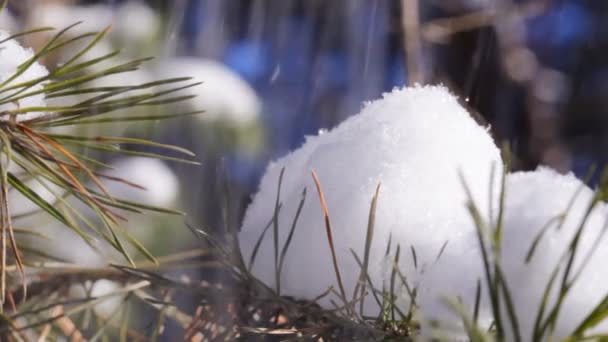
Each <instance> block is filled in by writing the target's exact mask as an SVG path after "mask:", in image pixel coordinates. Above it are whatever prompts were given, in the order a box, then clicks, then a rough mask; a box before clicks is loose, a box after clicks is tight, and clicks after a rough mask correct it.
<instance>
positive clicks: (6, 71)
mask: <svg viewBox="0 0 608 342" xmlns="http://www.w3.org/2000/svg"><path fill="white" fill-rule="evenodd" d="M9 36H10V34H9V33H8V32H7V31H1V30H0V40H4V39H6V38H8V37H9ZM33 56H34V52H33V51H32V50H31V49H26V48H23V47H22V46H21V45H19V43H17V42H16V41H15V40H14V39H10V40H8V41H6V42H4V43H2V44H0V61H1V62H0V83H4V82H6V81H7V80H8V79H9V78H10V77H12V76H13V75H14V74H15V73H16V71H17V68H18V67H19V65H21V64H22V63H23V62H25V61H27V60H28V59H30V58H31V57H33ZM47 74H48V71H47V70H46V68H45V67H44V66H42V65H41V64H39V63H37V62H35V63H33V64H32V65H31V66H30V67H29V68H28V69H27V70H26V71H25V72H24V73H22V74H21V75H19V77H17V78H15V79H14V80H12V81H11V82H9V83H8V84H6V85H4V86H3V87H7V86H11V85H17V84H20V83H22V82H27V81H31V80H33V79H37V78H40V77H44V76H46V75H47ZM21 89H22V88H18V89H16V90H14V92H17V91H20V90H21ZM40 89H42V84H37V85H35V86H33V87H30V88H29V89H28V90H27V91H26V93H27V92H34V91H38V90H40ZM9 94H12V93H10V92H9V93H5V94H3V96H2V98H4V97H6V96H7V95H9ZM44 106H45V102H44V94H38V95H33V96H27V97H25V98H23V99H20V100H18V102H17V103H6V104H2V105H0V112H3V111H7V110H13V109H17V108H28V107H44ZM43 115H45V113H44V112H29V113H23V114H19V115H17V121H23V120H29V119H33V118H37V117H40V116H43ZM0 120H4V121H5V120H8V118H7V117H6V116H2V117H0Z"/></svg>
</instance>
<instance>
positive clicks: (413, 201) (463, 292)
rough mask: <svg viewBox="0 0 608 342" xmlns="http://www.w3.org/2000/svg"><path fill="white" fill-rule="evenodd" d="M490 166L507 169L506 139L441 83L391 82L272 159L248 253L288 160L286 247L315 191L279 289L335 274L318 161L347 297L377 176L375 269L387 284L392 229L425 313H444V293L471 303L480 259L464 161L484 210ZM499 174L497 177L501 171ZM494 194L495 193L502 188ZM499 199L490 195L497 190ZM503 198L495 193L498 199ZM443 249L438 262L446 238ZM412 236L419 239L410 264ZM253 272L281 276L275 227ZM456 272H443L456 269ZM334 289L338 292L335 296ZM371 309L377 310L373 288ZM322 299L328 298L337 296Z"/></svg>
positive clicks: (310, 292)
mask: <svg viewBox="0 0 608 342" xmlns="http://www.w3.org/2000/svg"><path fill="white" fill-rule="evenodd" d="M492 165H495V167H496V170H497V172H496V174H499V171H498V170H501V168H502V161H501V159H500V153H499V150H498V149H497V148H496V146H495V145H494V143H493V141H492V138H491V137H490V135H489V134H488V132H487V129H486V128H484V127H481V126H479V125H478V124H477V123H476V122H475V121H474V120H473V119H472V118H471V117H470V115H469V114H468V113H467V112H466V110H465V109H464V108H462V107H461V106H460V105H459V103H458V101H457V99H456V98H455V97H454V96H453V95H451V94H450V93H449V92H448V91H447V89H446V88H444V87H442V86H425V87H420V86H417V87H414V88H403V89H395V90H393V91H392V92H391V93H387V94H384V96H383V98H382V99H379V100H376V101H373V102H370V103H367V104H366V105H365V106H364V108H363V109H362V111H361V113H360V114H357V115H355V116H353V117H351V118H349V119H347V120H346V121H344V122H343V123H342V124H340V125H339V126H338V127H336V128H334V129H332V130H331V131H329V132H327V133H324V134H322V135H320V136H311V137H308V138H307V139H306V142H305V143H304V145H303V146H302V147H300V148H299V149H297V150H296V151H294V152H292V153H290V154H289V155H287V156H285V157H283V158H281V159H279V160H277V161H275V162H273V163H271V164H270V165H269V167H268V169H267V171H266V173H265V175H264V176H263V178H262V181H261V184H260V188H259V191H258V193H257V194H256V195H255V196H254V198H253V202H252V204H251V205H250V207H249V208H248V210H247V212H246V215H245V219H244V222H243V224H242V229H241V233H240V236H239V240H240V244H241V249H242V251H243V255H244V257H245V258H246V260H249V259H248V258H249V256H250V255H251V253H252V250H253V246H254V244H255V242H256V241H257V238H258V237H259V236H260V234H261V233H262V230H263V229H264V227H265V226H266V225H267V223H268V222H269V220H270V219H271V217H272V215H273V212H274V205H275V199H276V193H277V184H278V178H279V173H280V171H281V169H282V168H285V174H284V179H283V183H282V188H281V202H282V204H283V205H282V208H281V211H280V214H279V220H278V221H279V230H280V232H279V236H280V246H282V245H283V242H284V240H285V238H286V235H287V233H288V230H289V227H290V225H291V222H292V220H293V218H294V216H295V212H296V208H297V206H298V204H299V201H300V199H301V193H302V190H303V189H304V188H306V189H307V190H308V197H307V199H306V202H305V205H304V207H303V209H302V213H301V215H300V221H299V223H298V226H297V228H296V232H295V235H294V238H293V241H292V243H291V247H290V250H289V251H288V253H287V257H286V259H285V266H284V268H283V274H282V278H281V282H282V283H281V287H282V292H281V293H282V294H285V295H292V296H295V297H297V298H309V299H310V298H314V297H316V296H318V295H319V294H321V293H323V292H324V291H325V290H326V289H327V288H328V287H329V286H330V285H332V284H335V275H334V272H333V268H332V264H331V261H330V260H331V257H330V253H329V248H328V243H327V239H326V233H325V228H324V223H323V217H322V211H321V207H320V205H319V200H318V196H317V194H316V191H315V188H314V185H313V181H312V177H311V170H315V171H316V172H317V173H318V175H319V179H320V181H321V183H322V185H323V191H324V193H325V197H326V200H327V206H328V209H329V214H330V216H331V222H332V228H333V235H334V236H333V237H334V242H335V244H336V252H337V258H338V261H339V265H340V270H341V273H342V277H343V279H344V284H345V287H346V292H347V294H348V296H350V295H351V294H352V291H353V287H354V284H355V283H356V279H357V278H358V274H359V267H358V266H357V264H356V262H355V260H354V258H353V257H352V255H351V253H350V251H349V248H353V249H354V250H355V251H357V253H358V255H359V257H360V258H362V254H363V246H364V242H365V235H366V229H367V228H366V227H367V219H368V213H369V207H370V201H371V198H372V195H373V194H374V191H375V187H376V185H377V184H378V183H379V182H381V183H382V185H381V189H380V195H379V202H378V206H377V212H376V231H375V236H374V241H373V244H372V250H371V255H370V276H371V278H372V280H373V282H374V285H375V286H376V287H381V286H382V282H383V280H384V279H385V278H386V273H387V272H388V271H390V268H391V266H390V265H389V266H388V267H387V265H386V264H387V263H386V261H385V259H384V253H385V250H386V245H387V242H388V239H389V235H391V234H392V238H393V250H394V248H395V246H396V245H397V244H400V245H401V249H402V253H401V260H400V266H401V269H402V270H403V271H404V273H405V275H406V276H407V277H408V278H409V279H410V280H411V282H412V283H414V284H418V285H420V286H419V287H420V293H419V298H418V302H419V304H421V307H422V308H423V309H422V310H423V311H424V314H425V315H427V316H429V317H446V315H449V313H448V310H447V308H446V307H445V306H444V305H443V303H442V302H441V300H440V298H439V297H440V295H443V294H446V295H447V294H450V295H452V296H456V295H460V296H461V297H463V300H464V301H465V302H472V298H473V296H474V292H475V281H474V280H473V281H471V279H476V277H477V271H478V270H479V267H478V266H479V252H478V249H477V244H476V240H475V239H474V236H475V235H474V234H475V230H474V226H473V224H472V220H471V218H470V216H469V214H468V212H467V210H466V208H465V205H464V204H465V201H466V195H465V192H464V190H463V186H462V184H461V182H460V179H459V176H458V172H459V170H460V171H461V172H462V174H463V175H464V177H465V179H466V180H467V183H468V185H469V187H470V188H471V189H472V193H473V196H474V198H475V200H476V202H477V203H478V204H479V206H480V208H482V212H483V213H484V215H485V214H487V208H489V206H490V200H489V197H490V196H489V186H490V185H489V184H490V175H491V168H492ZM495 183H496V185H498V182H495ZM494 193H498V191H497V189H494ZM493 202H494V201H493ZM492 204H493V205H495V202H494V203H492ZM446 241H448V244H447V246H446V248H445V250H444V252H443V254H442V257H441V258H440V259H439V260H438V261H437V262H435V260H436V258H437V255H438V253H439V252H440V250H441V248H442V246H443V245H444V244H445V242H446ZM410 246H413V247H414V248H415V249H416V253H417V259H418V269H415V268H414V265H413V264H414V263H413V262H412V258H411V254H410V252H409V251H410ZM253 273H254V274H255V275H256V276H258V277H259V278H260V279H262V280H264V281H265V282H267V283H268V284H269V285H271V286H273V287H274V285H275V284H274V252H273V234H272V229H270V230H269V232H268V233H267V234H266V236H265V238H264V241H263V242H262V245H261V248H260V250H259V252H258V256H257V261H256V262H255V265H254V267H253ZM448 279H449V281H446V280H448ZM333 299H337V298H333ZM366 303H367V304H366V308H367V313H368V314H374V313H377V312H378V308H377V307H376V305H375V303H373V300H371V298H370V299H369V300H368V301H367V302H366ZM321 304H323V305H326V306H328V307H329V299H325V300H323V301H322V302H321Z"/></svg>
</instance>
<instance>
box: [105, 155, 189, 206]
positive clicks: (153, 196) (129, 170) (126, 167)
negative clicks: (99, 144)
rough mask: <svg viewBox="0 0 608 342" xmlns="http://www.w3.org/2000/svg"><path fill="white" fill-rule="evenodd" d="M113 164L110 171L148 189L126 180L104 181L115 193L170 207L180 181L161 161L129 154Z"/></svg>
mask: <svg viewBox="0 0 608 342" xmlns="http://www.w3.org/2000/svg"><path fill="white" fill-rule="evenodd" d="M111 165H112V167H113V170H111V171H110V172H107V174H109V175H111V176H115V177H119V178H123V179H125V180H128V181H131V182H135V183H136V184H137V185H140V186H142V187H144V188H145V189H138V188H134V187H131V186H129V185H126V184H123V183H119V182H115V181H105V180H104V181H103V182H104V185H105V186H106V187H107V188H108V191H109V192H110V194H112V195H113V196H116V197H117V198H121V199H126V200H129V201H133V202H141V203H146V204H149V205H154V206H158V207H166V206H170V205H172V204H174V203H175V201H176V200H177V197H178V192H179V181H178V180H177V177H176V176H175V174H174V173H173V171H171V169H170V168H169V167H168V166H167V165H166V164H165V163H163V162H162V161H160V160H158V159H151V158H144V157H128V158H120V159H118V160H116V161H115V162H113V163H112V164H111Z"/></svg>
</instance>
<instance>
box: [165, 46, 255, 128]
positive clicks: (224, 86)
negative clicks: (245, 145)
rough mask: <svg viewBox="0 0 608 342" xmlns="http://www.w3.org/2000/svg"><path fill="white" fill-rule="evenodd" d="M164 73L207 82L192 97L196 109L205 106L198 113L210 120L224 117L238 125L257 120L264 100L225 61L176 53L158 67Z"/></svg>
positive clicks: (197, 88)
mask: <svg viewBox="0 0 608 342" xmlns="http://www.w3.org/2000/svg"><path fill="white" fill-rule="evenodd" d="M158 71H159V74H160V75H161V76H162V77H166V78H173V77H192V82H203V83H202V84H201V85H199V86H197V87H196V92H197V96H196V97H195V98H194V99H192V100H190V101H188V102H189V105H190V106H191V107H192V110H204V111H205V113H203V114H201V115H196V116H195V117H196V118H198V119H200V120H203V121H206V122H213V121H221V122H224V123H228V124H231V125H234V126H242V125H247V124H251V123H253V122H255V121H256V120H257V119H258V116H259V114H260V109H261V101H260V99H259V97H258V95H257V94H256V92H255V90H254V89H253V88H252V87H251V86H250V85H249V84H248V83H247V81H245V80H244V79H242V78H241V77H240V76H239V75H238V74H236V73H235V72H234V71H232V70H230V69H229V68H228V67H226V66H225V65H223V64H221V63H219V62H216V61H212V60H207V59H201V58H188V57H173V58H169V59H167V60H166V61H165V62H164V63H161V65H159V67H158Z"/></svg>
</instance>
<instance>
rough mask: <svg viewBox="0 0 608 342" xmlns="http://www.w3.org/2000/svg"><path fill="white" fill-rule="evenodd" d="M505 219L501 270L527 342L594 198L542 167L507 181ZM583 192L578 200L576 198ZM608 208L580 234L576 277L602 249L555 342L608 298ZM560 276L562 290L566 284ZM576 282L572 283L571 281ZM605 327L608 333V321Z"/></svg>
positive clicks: (573, 295) (571, 298)
mask: <svg viewBox="0 0 608 342" xmlns="http://www.w3.org/2000/svg"><path fill="white" fill-rule="evenodd" d="M506 189H507V190H506V203H505V207H506V216H505V226H504V231H503V232H504V234H503V247H502V248H503V251H504V252H503V253H502V258H503V259H502V265H503V268H504V272H505V274H506V275H507V276H506V277H507V283H508V286H509V288H510V290H511V291H510V292H511V295H512V297H513V302H514V305H515V310H516V313H517V316H518V318H519V324H520V329H521V332H522V336H523V338H524V340H528V338H531V337H532V330H533V327H534V322H535V319H536V315H537V312H538V308H539V307H540V305H541V300H542V298H543V293H544V291H545V285H546V284H547V283H548V282H549V279H550V277H551V273H552V272H553V270H554V268H555V266H556V265H557V264H558V262H559V260H560V258H561V257H562V255H563V254H564V253H565V252H566V251H567V250H568V245H569V244H570V242H571V240H572V239H573V237H574V235H575V233H576V230H577V229H578V227H579V225H580V223H581V220H582V218H583V217H584V214H585V212H586V210H587V207H588V206H589V204H590V202H591V200H592V198H593V196H594V194H593V191H592V190H591V189H590V188H589V187H587V186H586V185H584V184H583V183H582V182H581V181H580V180H579V179H577V178H576V177H575V176H574V175H573V174H568V175H561V174H559V173H557V172H556V171H553V170H552V169H549V168H545V167H541V168H539V169H538V170H536V171H534V172H516V173H513V174H509V175H508V176H507V183H506ZM577 191H580V192H579V193H578V195H577V196H576V197H574V196H575V194H576V193H577ZM572 199H574V202H573V205H572V208H571V210H570V211H568V214H567V216H566V218H565V221H564V223H563V226H561V228H560V229H559V230H558V229H557V228H558V222H557V221H556V218H557V217H558V215H562V214H564V213H565V212H566V209H567V208H568V205H569V203H570V202H571V201H572ZM607 214H608V208H607V207H606V205H605V204H604V203H603V202H601V203H599V204H598V205H597V207H596V208H595V209H594V210H593V212H592V213H591V215H590V216H589V219H588V221H587V224H586V225H585V230H584V231H583V233H582V235H581V242H580V245H579V253H580V254H578V257H577V258H575V262H574V265H573V271H572V273H571V274H574V273H576V272H578V271H579V269H580V267H581V264H582V263H583V259H585V257H586V255H587V254H588V253H589V252H590V251H591V250H592V246H593V245H594V244H596V243H599V248H598V249H597V251H596V252H595V253H594V254H593V256H592V257H591V258H590V259H589V260H588V261H587V262H588V263H587V264H586V266H585V268H584V271H583V272H582V273H581V275H580V278H579V280H578V281H576V282H575V283H574V285H573V287H572V288H571V290H570V293H569V294H568V296H567V297H566V299H565V302H564V306H563V308H562V310H561V314H560V316H559V319H558V321H557V325H556V331H555V335H554V336H553V337H554V339H555V340H556V341H559V340H562V339H563V338H565V337H567V336H568V334H569V333H572V332H573V331H574V329H575V328H576V327H577V326H578V325H579V324H580V323H581V322H582V320H583V319H584V318H585V317H586V316H587V315H588V314H589V313H590V312H591V310H592V309H593V308H594V307H595V306H596V305H597V304H599V303H600V302H601V300H602V299H603V298H604V296H605V295H606V293H608V282H607V281H606V279H607V278H606V273H605V272H604V270H605V264H606V260H608V248H607V247H606V243H605V241H604V242H602V240H601V239H600V237H601V234H602V231H603V230H604V229H605V225H606V217H607ZM550 221H552V222H553V224H552V226H551V228H549V230H548V231H547V232H546V233H545V234H544V235H543V237H542V239H541V240H540V243H539V244H538V246H537V247H536V252H535V254H534V255H533V257H532V259H531V261H530V263H529V264H525V262H524V260H525V258H526V254H527V253H528V251H529V249H530V247H531V245H532V242H533V241H534V240H535V239H536V237H537V236H538V235H539V233H540V231H541V229H543V227H544V226H546V225H547V223H548V222H550ZM564 268H565V267H564V266H562V267H561V269H562V272H560V273H559V276H558V278H557V279H558V280H557V284H556V285H554V287H556V288H557V286H558V285H559V283H560V282H561V279H562V275H563V270H564ZM570 279H571V278H570ZM556 297H557V291H553V292H552V296H551V297H550V299H549V304H550V305H553V304H554V303H555V301H556V299H557V298H556ZM601 328H603V331H604V332H606V328H608V322H606V323H603V324H602V326H601Z"/></svg>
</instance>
